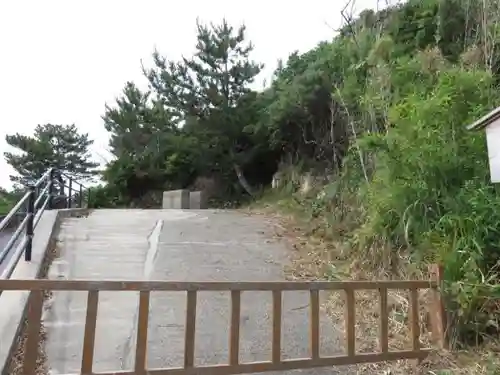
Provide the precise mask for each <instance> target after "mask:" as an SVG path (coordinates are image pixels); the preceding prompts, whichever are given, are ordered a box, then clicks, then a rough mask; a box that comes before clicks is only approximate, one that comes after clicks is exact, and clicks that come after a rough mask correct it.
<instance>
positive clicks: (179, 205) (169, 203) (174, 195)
mask: <svg viewBox="0 0 500 375" xmlns="http://www.w3.org/2000/svg"><path fill="white" fill-rule="evenodd" d="M162 208H164V209H165V208H166V209H169V208H172V209H182V210H185V209H192V210H199V209H206V208H207V197H206V194H205V192H204V191H191V192H190V191H189V190H170V191H164V192H163V202H162Z"/></svg>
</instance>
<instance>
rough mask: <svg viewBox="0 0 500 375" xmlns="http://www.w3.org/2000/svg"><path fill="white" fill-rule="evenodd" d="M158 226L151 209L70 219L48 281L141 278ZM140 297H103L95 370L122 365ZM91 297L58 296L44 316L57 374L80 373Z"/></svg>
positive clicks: (114, 294)
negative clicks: (87, 311) (58, 279)
mask: <svg viewBox="0 0 500 375" xmlns="http://www.w3.org/2000/svg"><path fill="white" fill-rule="evenodd" d="M155 224H156V219H155V216H154V215H151V211H142V210H127V211H124V210H98V211H95V212H93V213H92V214H91V215H90V216H89V217H87V218H79V219H76V218H75V219H66V220H65V221H64V222H63V225H62V228H61V232H60V234H59V238H58V239H59V244H58V248H59V257H58V258H57V259H56V260H55V261H54V262H53V264H52V267H51V269H50V271H49V277H50V278H54V279H57V278H60V279H79V280H81V279H92V280H104V279H108V280H140V279H142V278H143V271H144V264H145V259H146V252H147V249H148V240H147V239H148V235H149V234H150V232H151V231H152V230H153V228H154V226H155ZM137 300H138V294H137V293H135V292H120V293H118V292H101V293H100V294H99V308H98V321H97V329H96V331H97V333H96V348H95V357H94V364H95V365H94V370H95V371H109V370H117V369H120V368H122V367H123V358H124V356H125V354H126V353H125V352H126V344H127V342H128V341H129V336H130V334H131V332H132V331H133V326H134V318H135V315H136V311H137V302H138V301H137ZM86 303H87V296H86V293H85V292H56V293H54V295H53V297H52V300H51V302H50V303H49V304H50V306H49V308H48V310H47V313H46V316H45V317H44V320H45V323H44V324H45V326H46V328H47V332H48V337H47V355H48V360H49V365H50V367H51V370H52V373H54V374H71V373H73V374H74V373H79V372H80V365H81V356H82V355H81V353H82V347H83V328H84V322H85V311H86Z"/></svg>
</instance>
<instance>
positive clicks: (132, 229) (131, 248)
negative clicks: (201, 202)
mask: <svg viewBox="0 0 500 375" xmlns="http://www.w3.org/2000/svg"><path fill="white" fill-rule="evenodd" d="M271 229H272V226H271V225H270V223H268V222H266V221H265V220H264V219H263V218H262V217H250V216H247V215H244V214H241V213H237V212H228V211H211V210H200V211H196V210H184V211H183V210H173V209H172V210H148V211H145V210H144V211H143V210H127V211H124V210H99V211H95V212H94V213H92V214H91V215H90V216H89V217H88V218H81V219H69V220H67V221H65V222H64V224H63V228H62V231H61V234H60V236H59V239H60V241H61V242H60V249H61V254H60V258H59V259H58V260H57V261H56V262H54V264H53V266H52V268H51V271H50V274H51V277H52V278H57V277H60V278H69V279H122V280H133V279H135V280H139V279H143V278H144V277H148V278H150V279H154V280H171V281H210V280H213V281H227V280H229V281H274V280H276V281H279V280H284V279H285V275H284V273H283V267H284V265H285V264H286V263H287V262H288V256H289V252H288V249H286V247H285V245H284V244H282V243H278V242H275V241H270V238H271ZM151 234H152V235H151ZM156 235H159V239H158V238H150V241H149V242H148V236H150V237H155V236H156ZM148 247H149V248H150V249H151V250H150V251H148ZM155 247H157V252H155V251H154V250H155ZM151 251H152V252H151ZM145 270H146V271H147V272H148V274H147V275H145V274H144V271H145ZM137 297H138V296H137V293H133V292H108V293H101V296H100V303H99V313H98V323H97V337H96V350H95V359H94V361H95V366H94V371H113V370H114V371H116V370H120V369H131V368H132V367H133V353H134V349H135V334H134V330H135V323H134V322H135V320H136V314H137V302H138V298H137ZM283 300H284V306H283V314H284V319H283V320H284V326H283V344H282V345H283V357H284V358H295V357H302V358H303V357H308V355H309V348H308V337H309V321H308V315H309V309H308V307H309V295H308V293H304V292H286V293H285V294H284V297H283ZM229 302H230V301H229V294H228V293H207V292H205V293H200V295H199V296H198V319H197V327H196V328H197V335H196V364H197V365H201V364H217V363H227V361H228V345H227V341H228V329H229V315H230V314H229V306H230V303H229ZM185 305H186V301H185V293H181V292H177V293H175V292H173V293H168V292H153V293H152V295H151V302H150V327H149V347H148V367H150V368H158V367H181V366H182V362H183V349H184V322H185ZM85 307H86V295H85V293H81V292H58V293H57V294H55V295H54V297H53V299H52V305H51V307H50V308H49V310H48V313H47V316H46V318H45V324H46V326H47V330H48V342H47V354H48V360H49V365H50V367H51V368H52V372H53V373H54V374H58V373H59V374H68V373H78V372H79V368H80V363H81V350H82V343H83V324H84V319H85ZM241 314H242V317H241V335H242V337H241V343H240V346H241V349H240V353H241V354H240V360H241V361H242V362H247V361H256V360H268V359H270V349H271V348H270V347H271V295H270V293H266V292H245V293H243V295H242V312H241ZM321 334H322V348H321V351H322V354H323V355H333V354H339V348H340V344H339V341H338V338H339V337H338V332H335V330H334V329H333V327H332V324H331V323H330V321H329V320H328V318H327V317H326V316H325V315H322V324H321ZM286 373H294V372H286ZM301 373H305V374H314V375H320V374H325V375H326V374H332V373H346V372H345V369H331V368H325V369H314V370H307V371H302V372H301Z"/></svg>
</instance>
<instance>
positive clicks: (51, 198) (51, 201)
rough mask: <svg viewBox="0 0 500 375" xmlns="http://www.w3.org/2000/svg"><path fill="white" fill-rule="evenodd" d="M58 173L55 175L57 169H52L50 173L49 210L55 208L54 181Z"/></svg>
mask: <svg viewBox="0 0 500 375" xmlns="http://www.w3.org/2000/svg"><path fill="white" fill-rule="evenodd" d="M55 175H56V173H55V169H54V168H50V173H49V181H48V184H49V189H48V193H49V204H48V206H49V210H51V209H53V208H54V195H55V194H54V179H55V177H56V176H55Z"/></svg>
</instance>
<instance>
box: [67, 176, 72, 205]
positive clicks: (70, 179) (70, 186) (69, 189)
mask: <svg viewBox="0 0 500 375" xmlns="http://www.w3.org/2000/svg"><path fill="white" fill-rule="evenodd" d="M72 185H73V179H72V178H71V177H70V178H69V185H68V186H69V188H68V201H67V202H66V207H67V208H71V191H72V190H73V186H72Z"/></svg>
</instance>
